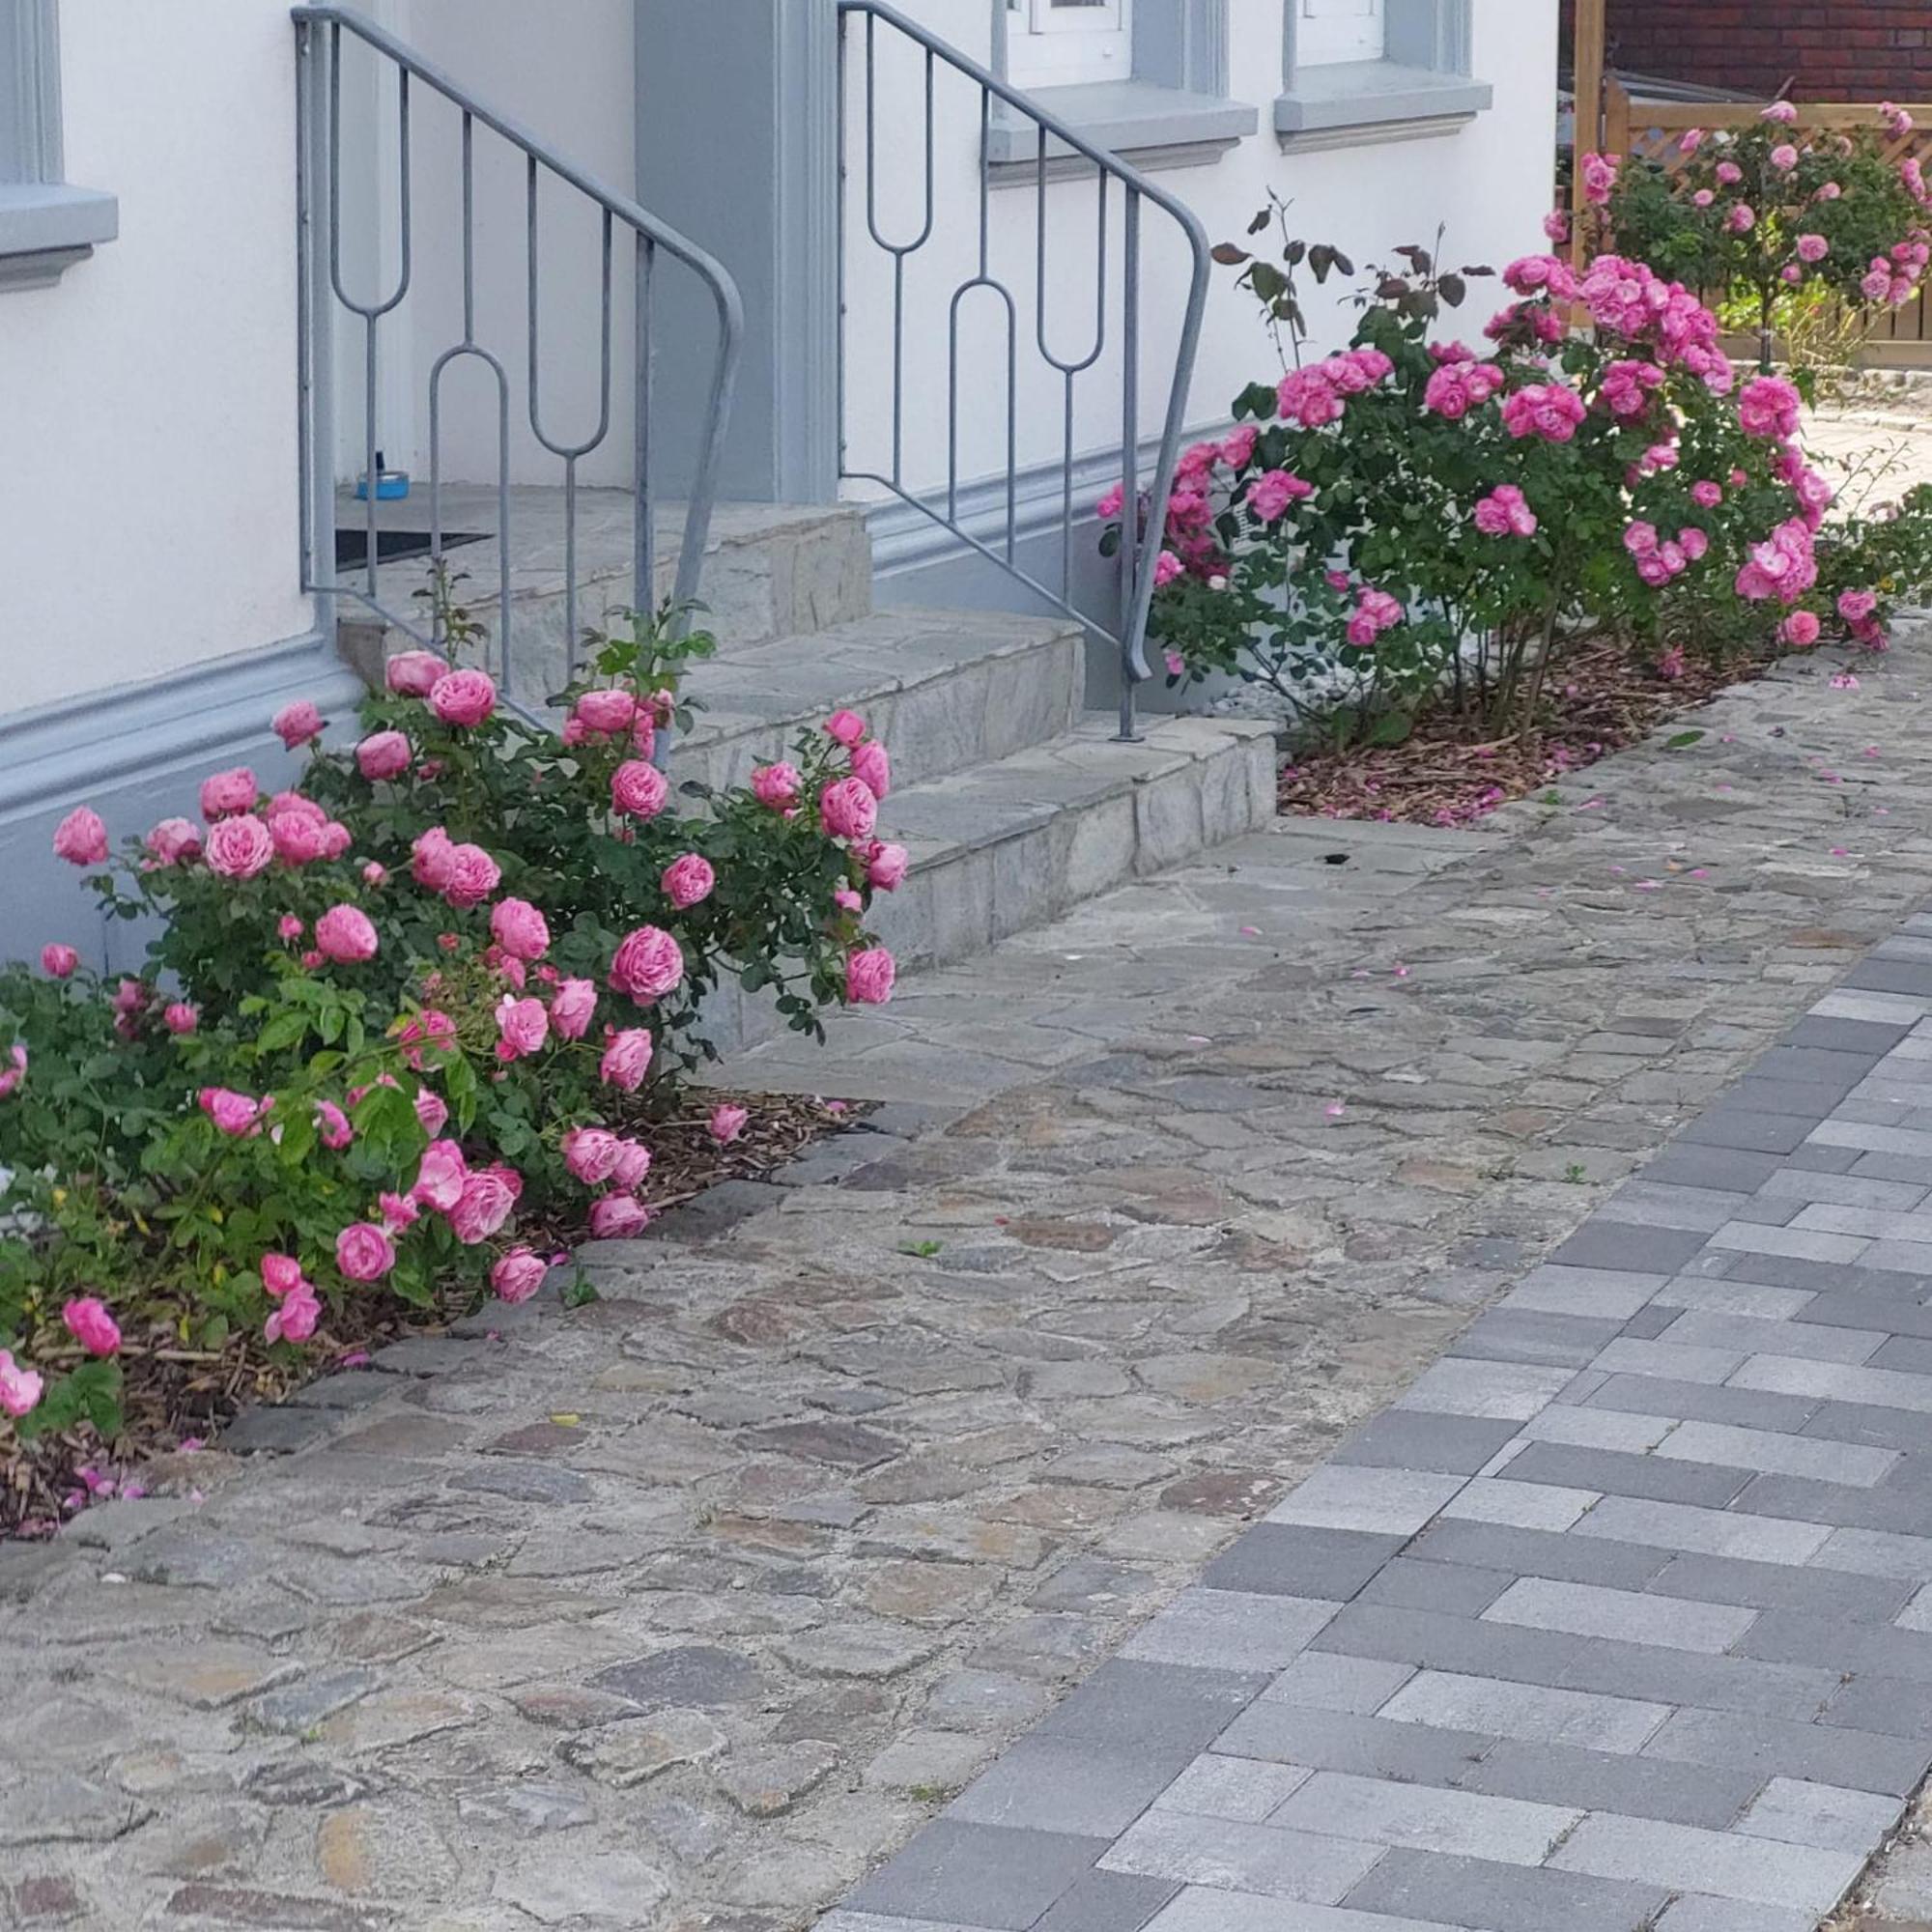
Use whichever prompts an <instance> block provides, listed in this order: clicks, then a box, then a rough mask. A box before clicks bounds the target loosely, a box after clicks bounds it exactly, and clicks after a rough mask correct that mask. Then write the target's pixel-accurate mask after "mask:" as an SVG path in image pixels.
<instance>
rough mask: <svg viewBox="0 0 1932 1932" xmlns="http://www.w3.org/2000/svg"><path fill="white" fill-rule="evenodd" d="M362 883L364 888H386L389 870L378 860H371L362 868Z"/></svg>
mask: <svg viewBox="0 0 1932 1932" xmlns="http://www.w3.org/2000/svg"><path fill="white" fill-rule="evenodd" d="M362 883H363V884H364V885H365V886H386V885H387V884H388V883H389V868H388V867H386V866H384V865H383V864H382V863H381V862H380V861H379V860H375V859H371V860H370V861H369V863H368V864H367V865H366V866H364V867H362Z"/></svg>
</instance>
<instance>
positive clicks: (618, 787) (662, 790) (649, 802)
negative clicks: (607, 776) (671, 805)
mask: <svg viewBox="0 0 1932 1932" xmlns="http://www.w3.org/2000/svg"><path fill="white" fill-rule="evenodd" d="M669 797H670V782H669V781H668V779H666V777H665V775H664V774H663V773H662V772H661V771H659V770H658V768H657V767H656V766H655V765H652V764H646V763H645V762H644V760H643V759H642V758H627V759H625V761H624V762H623V763H622V764H621V765H619V766H618V767H617V769H616V770H615V771H614V772H612V773H611V806H612V807H613V808H614V809H615V810H618V811H622V812H627V813H628V814H629V815H630V816H631V817H633V818H655V817H656V816H657V815H658V813H659V812H661V811H662V810H664V809H665V805H666V803H667V801H668V799H669Z"/></svg>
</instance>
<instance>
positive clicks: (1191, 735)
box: [707, 712, 1275, 1078]
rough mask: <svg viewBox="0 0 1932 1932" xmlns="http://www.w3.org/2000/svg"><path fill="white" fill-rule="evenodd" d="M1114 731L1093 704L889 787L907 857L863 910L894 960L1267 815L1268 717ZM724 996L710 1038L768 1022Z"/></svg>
mask: <svg viewBox="0 0 1932 1932" xmlns="http://www.w3.org/2000/svg"><path fill="white" fill-rule="evenodd" d="M1114 730H1115V721H1114V718H1113V716H1112V714H1111V713H1110V714H1107V715H1104V716H1102V715H1100V714H1097V713H1092V712H1090V713H1087V714H1085V715H1084V716H1083V717H1082V718H1081V719H1080V721H1079V722H1078V723H1077V724H1076V725H1074V726H1073V728H1072V729H1070V730H1068V731H1065V732H1062V733H1060V734H1059V735H1057V736H1055V737H1053V738H1050V739H1048V740H1046V741H1045V742H1044V743H1042V744H1038V745H1034V746H1031V747H1029V748H1028V749H1026V750H1024V751H1020V752H1015V753H1012V754H1011V755H1009V756H1008V757H1004V758H997V759H993V760H990V761H989V762H987V763H984V764H977V765H973V766H971V767H969V768H968V769H966V770H963V771H958V772H954V773H953V774H952V775H951V776H950V777H945V778H938V779H932V780H929V781H926V782H924V783H923V784H915V785H910V786H907V787H906V788H905V789H903V790H901V789H899V788H898V787H897V786H896V785H895V787H894V789H893V792H892V795H891V797H889V798H888V799H887V800H886V801H885V803H884V805H883V806H882V807H881V808H880V811H879V828H880V836H881V837H883V838H892V839H895V840H897V841H898V842H899V843H901V844H903V845H904V846H905V847H906V848H907V850H908V852H909V853H910V855H911V858H912V865H911V867H910V869H909V870H908V872H907V874H906V877H905V881H904V883H903V884H902V885H901V886H900V887H899V889H898V891H897V892H895V893H892V894H881V895H879V896H877V897H876V898H875V899H874V900H873V902H872V911H871V923H872V924H873V926H874V927H875V928H876V930H877V931H878V934H879V937H880V939H881V940H882V941H883V942H884V943H885V944H886V945H887V946H889V947H891V949H892V951H893V953H894V955H895V957H896V959H897V960H898V962H899V966H900V968H901V970H902V971H912V972H917V971H918V970H920V969H921V968H923V967H933V966H945V965H950V964H952V962H953V961H955V960H959V959H965V958H968V957H970V956H971V955H972V954H974V953H976V952H984V951H985V949H986V948H987V947H989V946H992V945H993V944H995V943H996V942H997V941H999V940H1002V939H1005V938H1008V937H1009V936H1010V935H1011V934H1013V933H1016V932H1023V931H1026V930H1027V929H1028V928H1029V927H1032V926H1037V925H1044V924H1045V923H1047V922H1048V921H1050V920H1054V919H1058V918H1059V917H1060V916H1061V915H1062V914H1063V913H1065V911H1067V910H1068V908H1069V907H1071V906H1074V905H1076V904H1078V903H1079V902H1080V901H1081V900H1082V899H1087V898H1092V897H1093V896H1094V895H1095V894H1097V893H1103V892H1105V891H1106V890H1107V889H1108V888H1109V887H1111V886H1117V885H1119V884H1121V883H1122V881H1124V880H1126V879H1130V878H1137V877H1140V876H1141V875H1143V874H1145V873H1148V872H1154V871H1159V870H1160V869H1161V868H1163V867H1168V866H1174V865H1178V864H1179V863H1180V862H1181V861H1183V860H1186V859H1189V858H1191V857H1193V856H1194V855H1195V854H1197V853H1199V852H1202V851H1205V850H1206V849H1207V848H1208V847H1209V846H1212V845H1218V844H1220V843H1221V842H1222V841H1223V840H1225V839H1229V838H1238V837H1239V836H1240V835H1242V834H1243V833H1247V832H1253V831H1256V830H1258V829H1259V828H1261V827H1263V826H1265V825H1267V824H1269V823H1271V822H1272V820H1273V818H1274V812H1275V746H1274V729H1273V727H1272V726H1271V725H1266V724H1264V723H1262V722H1260V721H1258V720H1252V719H1233V718H1157V719H1150V720H1148V721H1147V723H1146V725H1145V731H1146V736H1145V738H1144V739H1143V740H1142V742H1141V743H1139V744H1134V745H1121V744H1116V743H1115V742H1114V741H1113V732H1114ZM721 995H722V997H721V998H720V999H719V1001H718V1002H717V1003H716V1004H715V1005H714V1007H713V1008H712V1009H710V1012H709V1014H708V1016H707V1017H708V1019H709V1022H710V1025H711V1029H712V1037H713V1038H714V1039H715V1040H716V1041H717V1044H718V1046H719V1047H720V1049H721V1050H722V1051H726V1052H728V1051H730V1050H732V1049H733V1048H735V1047H740V1046H749V1045H753V1044H755V1043H756V1042H757V1041H758V1040H760V1039H766V1038H769V1037H772V1036H773V1035H774V1034H775V1033H777V1032H778V1031H779V1026H778V1021H777V1016H776V1015H775V1014H774V1013H773V1012H772V1010H771V1008H770V1004H769V1001H768V1000H767V999H766V998H765V997H763V996H755V997H749V998H748V997H743V996H740V995H739V994H738V992H737V989H736V988H735V987H726V988H722V989H721ZM830 1077H831V1076H830V1075H829V1074H828V1078H830Z"/></svg>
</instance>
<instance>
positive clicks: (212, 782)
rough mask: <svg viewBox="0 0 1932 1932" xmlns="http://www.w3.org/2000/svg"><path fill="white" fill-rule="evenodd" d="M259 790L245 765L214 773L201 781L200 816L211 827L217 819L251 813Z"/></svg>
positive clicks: (259, 793)
mask: <svg viewBox="0 0 1932 1932" xmlns="http://www.w3.org/2000/svg"><path fill="white" fill-rule="evenodd" d="M261 789H262V788H261V786H260V785H258V784H257V783H256V782H255V774H254V773H253V772H251V771H250V770H249V769H248V767H247V766H246V765H237V766H236V767H235V768H234V769H233V770H231V771H225V772H216V773H214V774H213V777H211V778H205V779H203V780H202V781H201V815H202V817H204V818H205V819H207V820H208V821H209V823H210V824H211V825H212V824H213V822H214V821H215V820H216V819H217V818H228V817H231V816H232V815H233V814H234V813H236V812H238V811H252V810H254V808H255V800H256V799H257V798H258V797H259V796H260V795H261Z"/></svg>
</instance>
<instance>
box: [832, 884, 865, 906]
mask: <svg viewBox="0 0 1932 1932" xmlns="http://www.w3.org/2000/svg"><path fill="white" fill-rule="evenodd" d="M832 903H833V904H834V905H836V906H837V907H838V910H839V911H840V912H863V911H864V910H865V905H866V901H865V900H864V899H862V898H861V897H860V896H859V895H858V894H857V893H855V892H854V891H853V890H852V888H851V887H850V886H835V887H834V888H833V890H832Z"/></svg>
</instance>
